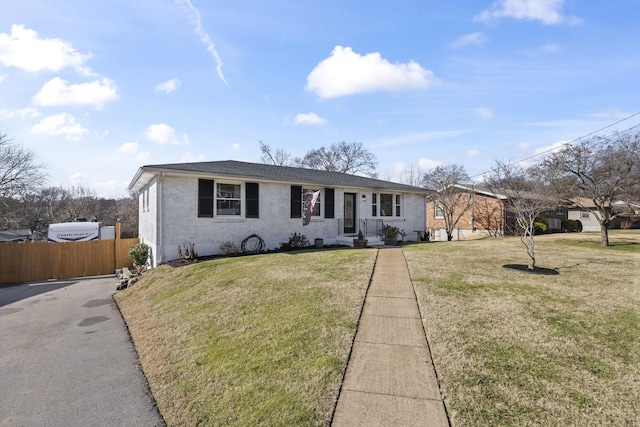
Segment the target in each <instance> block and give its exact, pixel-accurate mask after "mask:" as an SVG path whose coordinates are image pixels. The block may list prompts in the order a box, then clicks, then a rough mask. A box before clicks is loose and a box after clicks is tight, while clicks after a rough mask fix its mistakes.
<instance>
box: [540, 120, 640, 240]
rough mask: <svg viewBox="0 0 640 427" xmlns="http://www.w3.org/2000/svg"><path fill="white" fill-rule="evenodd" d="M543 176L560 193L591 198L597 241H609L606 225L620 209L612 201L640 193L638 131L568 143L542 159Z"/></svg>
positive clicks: (566, 196) (570, 197) (639, 143)
mask: <svg viewBox="0 0 640 427" xmlns="http://www.w3.org/2000/svg"><path fill="white" fill-rule="evenodd" d="M541 171H542V172H543V173H544V176H545V180H547V181H548V182H552V183H553V184H554V190H555V191H556V192H557V194H559V195H560V196H562V197H564V198H567V199H572V200H576V199H577V198H583V199H587V200H590V201H591V202H592V203H593V205H594V206H595V208H589V207H587V206H580V202H578V205H579V206H580V207H582V208H583V209H590V210H591V211H592V212H593V214H594V216H595V217H596V219H597V220H598V222H599V223H600V242H601V244H602V246H608V245H609V231H608V229H609V226H610V225H611V223H612V221H613V220H615V219H616V218H618V217H619V216H620V215H621V214H622V213H623V212H624V210H623V209H617V210H616V209H615V206H614V203H615V202H618V201H624V202H627V203H630V202H631V201H633V199H634V198H638V197H640V132H638V131H635V132H625V133H616V134H614V135H612V136H610V137H594V138H591V139H588V140H585V141H583V142H581V143H579V144H573V145H567V146H565V147H564V148H563V149H562V150H561V151H558V152H555V153H553V154H551V155H549V156H548V157H547V158H545V159H544V160H543V161H542V168H541Z"/></svg>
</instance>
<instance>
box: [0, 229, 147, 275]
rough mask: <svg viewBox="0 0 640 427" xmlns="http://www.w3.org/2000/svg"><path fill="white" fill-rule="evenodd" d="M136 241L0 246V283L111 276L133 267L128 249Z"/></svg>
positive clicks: (136, 240) (11, 244)
mask: <svg viewBox="0 0 640 427" xmlns="http://www.w3.org/2000/svg"><path fill="white" fill-rule="evenodd" d="M136 243H138V239H137V238H135V239H112V240H92V241H89V242H73V243H53V242H41V243H2V244H0V283H13V282H30V281H35V280H47V279H70V278H72V277H85V276H99V275H103V274H114V273H115V270H116V269H117V268H122V267H133V263H132V262H131V259H130V258H129V248H130V247H131V246H132V245H134V244H136Z"/></svg>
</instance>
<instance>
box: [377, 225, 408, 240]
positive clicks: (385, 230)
mask: <svg viewBox="0 0 640 427" xmlns="http://www.w3.org/2000/svg"><path fill="white" fill-rule="evenodd" d="M405 234H406V233H405V232H404V230H401V229H400V227H395V226H393V225H388V224H387V225H382V230H381V235H382V238H383V239H397V238H398V236H401V237H404V236H405Z"/></svg>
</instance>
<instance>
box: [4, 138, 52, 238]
mask: <svg viewBox="0 0 640 427" xmlns="http://www.w3.org/2000/svg"><path fill="white" fill-rule="evenodd" d="M45 178H46V174H45V173H44V166H42V165H41V164H39V163H36V159H35V154H34V153H33V152H32V151H30V150H28V149H26V148H23V147H21V146H19V145H17V144H13V143H12V142H11V140H9V139H8V138H7V136H6V135H4V134H1V133H0V227H2V228H13V227H15V226H16V225H17V224H18V223H19V222H20V217H19V216H16V210H15V205H16V203H15V198H16V197H18V196H21V195H24V194H28V193H29V192H31V191H33V190H34V189H36V188H38V187H39V186H40V185H42V184H43V183H44V181H45Z"/></svg>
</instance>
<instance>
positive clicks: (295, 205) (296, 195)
mask: <svg viewBox="0 0 640 427" xmlns="http://www.w3.org/2000/svg"><path fill="white" fill-rule="evenodd" d="M291 218H302V187H301V186H300V185H292V186H291Z"/></svg>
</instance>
